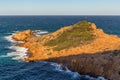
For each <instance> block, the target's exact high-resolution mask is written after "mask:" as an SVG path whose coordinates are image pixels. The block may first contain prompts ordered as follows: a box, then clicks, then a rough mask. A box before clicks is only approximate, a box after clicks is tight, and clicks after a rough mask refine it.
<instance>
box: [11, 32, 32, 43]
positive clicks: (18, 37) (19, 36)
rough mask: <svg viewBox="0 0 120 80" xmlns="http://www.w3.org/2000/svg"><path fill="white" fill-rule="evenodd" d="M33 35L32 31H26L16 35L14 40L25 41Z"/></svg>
mask: <svg viewBox="0 0 120 80" xmlns="http://www.w3.org/2000/svg"><path fill="white" fill-rule="evenodd" d="M31 35H32V31H31V30H25V31H23V32H18V33H16V34H15V35H13V36H12V38H13V39H15V40H17V41H25V40H26V39H27V38H28V37H30V36H31Z"/></svg>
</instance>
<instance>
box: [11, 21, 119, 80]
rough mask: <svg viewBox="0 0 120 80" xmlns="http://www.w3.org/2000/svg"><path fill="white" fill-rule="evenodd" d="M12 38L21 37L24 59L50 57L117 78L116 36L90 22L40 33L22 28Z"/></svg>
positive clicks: (117, 42)
mask: <svg viewBox="0 0 120 80" xmlns="http://www.w3.org/2000/svg"><path fill="white" fill-rule="evenodd" d="M12 38H13V39H15V40H17V41H24V43H21V44H18V45H19V46H22V47H26V48H28V50H29V52H30V56H29V58H26V59H25V60H26V61H34V60H47V61H53V62H57V63H61V64H67V67H69V68H70V69H71V70H73V71H78V72H79V73H83V74H91V75H93V76H104V77H106V78H107V79H110V80H119V79H120V75H119V70H120V63H119V57H120V56H119V54H118V53H119V50H120V38H119V37H117V36H116V35H108V34H106V33H104V31H103V30H102V29H97V27H96V25H95V24H94V23H91V22H87V21H81V22H78V23H76V24H74V25H71V26H66V27H63V28H61V29H59V30H57V31H55V32H53V33H50V34H46V35H43V36H35V34H34V33H33V32H32V31H31V30H26V31H23V32H18V33H16V34H15V35H13V37H12ZM104 53H105V54H104ZM106 58H107V59H106ZM117 59H118V60H117ZM75 66H76V67H75Z"/></svg>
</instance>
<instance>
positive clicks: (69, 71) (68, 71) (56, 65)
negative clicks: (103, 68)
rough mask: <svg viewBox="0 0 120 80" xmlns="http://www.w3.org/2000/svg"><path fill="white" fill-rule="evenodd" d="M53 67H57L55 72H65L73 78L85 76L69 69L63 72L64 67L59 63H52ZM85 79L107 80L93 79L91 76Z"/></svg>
mask: <svg viewBox="0 0 120 80" xmlns="http://www.w3.org/2000/svg"><path fill="white" fill-rule="evenodd" d="M51 65H52V66H55V70H57V71H60V72H65V73H68V74H70V75H72V77H73V78H78V77H82V76H83V75H80V74H79V73H78V72H72V71H71V70H69V69H68V68H67V67H65V70H63V68H62V65H60V64H57V63H51ZM84 77H85V78H86V79H90V80H107V79H105V78H104V77H101V76H100V77H97V78H94V77H91V76H89V75H84Z"/></svg>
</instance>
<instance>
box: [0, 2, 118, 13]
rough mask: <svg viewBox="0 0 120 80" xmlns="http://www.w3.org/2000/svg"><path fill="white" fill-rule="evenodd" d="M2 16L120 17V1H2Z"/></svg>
mask: <svg viewBox="0 0 120 80" xmlns="http://www.w3.org/2000/svg"><path fill="white" fill-rule="evenodd" d="M0 15H120V0H0Z"/></svg>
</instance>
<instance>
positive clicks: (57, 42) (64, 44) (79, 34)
mask: <svg viewBox="0 0 120 80" xmlns="http://www.w3.org/2000/svg"><path fill="white" fill-rule="evenodd" d="M92 30H93V29H92V27H91V24H90V23H88V22H87V21H81V22H78V23H77V24H74V25H73V28H72V29H70V30H66V31H64V32H63V33H62V34H61V35H60V36H58V37H57V38H56V39H54V40H50V41H48V42H47V43H46V44H45V46H57V47H55V48H54V50H62V49H67V48H71V47H76V46H78V45H82V44H86V43H89V42H90V41H91V40H93V39H94V35H93V34H92Z"/></svg>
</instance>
